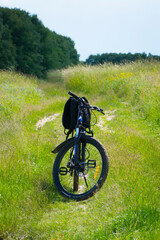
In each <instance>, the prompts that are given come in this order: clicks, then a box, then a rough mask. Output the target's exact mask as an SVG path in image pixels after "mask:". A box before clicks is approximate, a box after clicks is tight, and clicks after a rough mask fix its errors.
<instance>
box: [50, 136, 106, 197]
mask: <svg viewBox="0 0 160 240" xmlns="http://www.w3.org/2000/svg"><path fill="white" fill-rule="evenodd" d="M80 144H84V145H85V146H86V147H85V153H84V155H85V160H88V161H87V162H85V167H84V170H83V171H82V173H81V174H83V176H78V178H79V190H78V191H76V193H75V192H74V191H73V187H72V183H73V182H74V177H73V176H74V172H73V174H72V175H71V172H70V173H69V172H67V171H68V169H69V170H70V169H71V167H70V168H67V167H66V166H67V164H68V163H67V161H68V160H69V161H71V159H69V157H68V154H69V155H70V149H72V152H73V149H74V145H75V139H74V138H73V139H72V140H71V141H70V142H69V143H66V145H64V146H63V148H62V149H61V150H60V151H59V153H58V155H57V157H56V159H55V162H54V165H53V181H54V184H55V186H56V188H57V190H58V192H59V193H60V194H61V195H63V196H65V197H67V198H70V199H74V200H77V201H81V200H85V199H88V198H90V197H92V196H93V195H94V194H95V193H96V192H97V191H99V189H100V188H101V187H102V185H103V183H104V182H105V180H106V178H107V175H108V170H109V159H108V156H107V152H106V150H105V148H104V146H103V145H102V144H101V143H100V142H99V141H98V140H96V139H95V138H93V137H90V136H87V135H83V136H82V137H81V139H80ZM87 154H88V156H87ZM96 156H97V157H96ZM92 157H93V159H92ZM72 158H73V157H72ZM82 164H84V163H82ZM88 165H89V167H88ZM99 169H100V170H99ZM61 170H64V173H65V174H64V175H63V174H62V173H63V171H62V172H61ZM65 171H66V172H65ZM73 171H76V170H75V169H73ZM85 171H86V172H85ZM87 171H88V172H87ZM84 172H85V174H84ZM79 174H80V172H79ZM65 176H66V177H65ZM83 178H84V179H83ZM73 185H74V184H73ZM87 185H88V186H89V187H88V186H87ZM82 186H83V188H82Z"/></svg>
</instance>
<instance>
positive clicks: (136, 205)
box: [0, 62, 160, 240]
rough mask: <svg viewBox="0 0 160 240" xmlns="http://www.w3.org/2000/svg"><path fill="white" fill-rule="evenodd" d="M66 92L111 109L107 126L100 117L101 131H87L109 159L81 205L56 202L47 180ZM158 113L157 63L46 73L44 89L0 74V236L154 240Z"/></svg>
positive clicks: (159, 232)
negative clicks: (42, 121)
mask: <svg viewBox="0 0 160 240" xmlns="http://www.w3.org/2000/svg"><path fill="white" fill-rule="evenodd" d="M68 90H71V91H73V92H75V93H77V94H79V95H81V96H86V97H87V98H88V100H89V102H90V103H91V104H92V105H94V104H95V105H98V106H101V107H103V108H104V110H105V111H109V110H110V111H113V110H115V111H113V112H111V114H114V118H113V119H112V120H111V121H108V120H107V119H106V118H105V117H102V119H103V124H104V126H103V127H104V129H100V128H99V127H98V126H97V125H96V126H94V127H93V128H94V132H95V137H96V138H97V139H99V140H100V141H101V142H102V143H103V144H104V146H105V148H106V150H107V152H108V155H109V159H110V169H109V175H108V178H107V181H106V182H105V184H104V186H103V187H102V189H101V190H100V191H99V192H98V193H97V194H96V195H95V196H94V197H92V198H91V199H89V200H87V201H83V202H74V201H71V200H68V199H65V198H63V197H61V196H60V195H59V194H58V193H57V191H56V189H55V187H54V185H53V181H52V166H53V161H54V158H55V155H53V154H52V153H51V150H52V149H53V148H54V147H55V146H56V145H57V144H58V143H60V142H62V141H63V140H64V139H65V136H64V134H63V127H62V124H61V114H62V111H63V106H64V104H65V101H66V100H67V98H68V96H67V91H68ZM159 106H160V63H158V62H137V63H133V64H126V65H121V66H115V65H102V66H95V67H94V66H77V67H74V68H69V69H65V70H62V71H61V72H56V73H54V72H53V73H50V75H49V80H48V81H47V82H44V81H41V82H38V81H37V80H36V79H34V78H28V77H25V76H22V75H20V74H16V73H13V72H0V123H1V124H0V136H1V137H0V237H1V238H3V239H14V240H15V239H18V240H19V239H34V240H36V239H37V240H39V239H46V240H51V239H78V240H80V239H86V240H88V239H98V240H99V239H111V240H112V239H119V240H120V239H122V240H123V239H140V240H142V239H144V240H146V239H147V240H150V239H151V240H152V239H153V240H158V239H159V236H160V214H159V211H160V204H159V197H160V194H159V185H160V179H159V176H160V144H159V143H160V137H159V130H160V121H159V119H160V111H159V110H160V109H159V108H160V107H159ZM54 113H60V115H59V116H58V117H57V118H56V119H55V120H54V121H52V122H47V123H46V124H45V125H44V126H43V127H42V128H40V129H38V130H37V129H36V126H35V125H36V123H37V122H38V121H39V120H40V119H43V118H44V117H45V116H50V115H52V114H54ZM97 116H98V120H99V121H100V117H101V116H100V115H99V114H97Z"/></svg>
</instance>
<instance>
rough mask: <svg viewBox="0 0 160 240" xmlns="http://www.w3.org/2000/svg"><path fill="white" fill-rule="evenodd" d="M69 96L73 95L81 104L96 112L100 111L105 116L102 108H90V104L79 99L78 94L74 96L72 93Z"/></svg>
mask: <svg viewBox="0 0 160 240" xmlns="http://www.w3.org/2000/svg"><path fill="white" fill-rule="evenodd" d="M68 94H69V95H71V96H72V97H74V98H75V99H76V100H77V101H78V102H81V103H83V104H85V105H86V107H88V108H91V110H96V111H98V112H100V113H102V114H104V115H105V113H104V112H103V109H102V108H100V107H97V106H90V105H89V103H86V102H85V100H84V99H83V98H81V97H78V96H77V95H76V94H74V93H72V92H70V91H69V92H68Z"/></svg>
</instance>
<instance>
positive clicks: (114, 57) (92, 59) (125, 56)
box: [85, 53, 160, 65]
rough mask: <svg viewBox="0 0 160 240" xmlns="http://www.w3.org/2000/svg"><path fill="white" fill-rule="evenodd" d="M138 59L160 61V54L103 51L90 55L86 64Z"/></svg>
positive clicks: (124, 61) (117, 62)
mask: <svg viewBox="0 0 160 240" xmlns="http://www.w3.org/2000/svg"><path fill="white" fill-rule="evenodd" d="M137 60H157V61H160V56H157V55H152V54H150V53H149V54H148V55H147V54H146V53H135V54H132V53H103V54H97V55H90V56H89V57H88V58H87V59H86V62H85V63H86V64H91V65H97V64H103V63H113V64H120V63H126V62H134V61H137Z"/></svg>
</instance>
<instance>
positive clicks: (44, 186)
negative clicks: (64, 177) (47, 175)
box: [40, 179, 72, 204]
mask: <svg viewBox="0 0 160 240" xmlns="http://www.w3.org/2000/svg"><path fill="white" fill-rule="evenodd" d="M40 187H41V191H43V192H45V196H46V197H47V199H48V203H53V204H54V202H71V201H72V200H70V199H68V198H65V197H63V196H61V195H60V194H59V193H58V191H57V189H56V187H55V186H54V184H53V183H51V182H48V181H47V180H44V179H42V180H41V182H40Z"/></svg>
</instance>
